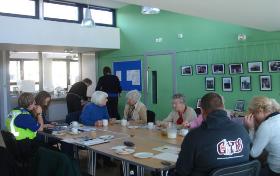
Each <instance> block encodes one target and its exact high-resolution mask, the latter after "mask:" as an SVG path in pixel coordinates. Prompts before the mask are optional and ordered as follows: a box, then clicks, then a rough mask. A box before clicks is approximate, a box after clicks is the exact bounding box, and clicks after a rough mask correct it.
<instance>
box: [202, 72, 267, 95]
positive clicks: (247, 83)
mask: <svg viewBox="0 0 280 176" xmlns="http://www.w3.org/2000/svg"><path fill="white" fill-rule="evenodd" d="M259 77H260V90H261V91H271V90H272V80H271V76H270V75H260V76H259ZM222 89H223V91H224V92H231V91H233V87H232V78H231V77H222ZM205 90H207V91H214V90H215V77H206V78H205ZM240 90H241V91H250V90H252V82H251V77H250V76H240Z"/></svg>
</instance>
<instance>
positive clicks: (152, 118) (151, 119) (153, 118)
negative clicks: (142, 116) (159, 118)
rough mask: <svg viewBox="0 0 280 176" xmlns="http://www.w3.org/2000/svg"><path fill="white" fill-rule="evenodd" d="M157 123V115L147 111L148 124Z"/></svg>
mask: <svg viewBox="0 0 280 176" xmlns="http://www.w3.org/2000/svg"><path fill="white" fill-rule="evenodd" d="M155 121H156V114H155V113H154V112H153V111H150V110H147V122H153V123H155Z"/></svg>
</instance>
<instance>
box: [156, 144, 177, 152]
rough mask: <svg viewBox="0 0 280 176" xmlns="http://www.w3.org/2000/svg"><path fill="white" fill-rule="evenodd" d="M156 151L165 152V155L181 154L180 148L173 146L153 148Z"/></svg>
mask: <svg viewBox="0 0 280 176" xmlns="http://www.w3.org/2000/svg"><path fill="white" fill-rule="evenodd" d="M153 150H155V151H159V152H164V153H173V154H178V153H179V152H180V148H179V147H175V146H171V145H163V146H160V147H156V148H153Z"/></svg>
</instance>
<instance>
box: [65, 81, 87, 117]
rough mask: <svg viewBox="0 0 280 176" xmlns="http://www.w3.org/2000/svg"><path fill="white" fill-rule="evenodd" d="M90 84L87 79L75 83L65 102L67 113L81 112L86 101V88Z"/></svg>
mask: <svg viewBox="0 0 280 176" xmlns="http://www.w3.org/2000/svg"><path fill="white" fill-rule="evenodd" d="M91 84H92V81H91V80H90V79H88V78H85V79H83V81H80V82H76V83H75V84H73V86H72V87H71V89H70V90H69V92H68V94H67V96H66V101H67V108H68V113H71V112H77V111H82V109H83V105H84V102H85V101H87V99H88V98H87V88H88V86H90V85H91Z"/></svg>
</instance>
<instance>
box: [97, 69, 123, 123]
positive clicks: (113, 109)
mask: <svg viewBox="0 0 280 176" xmlns="http://www.w3.org/2000/svg"><path fill="white" fill-rule="evenodd" d="M95 90H99V91H103V92H106V93H107V94H108V103H107V108H108V112H109V115H110V118H116V119H120V115H119V111H118V101H119V94H120V93H121V92H122V88H121V84H120V81H119V78H118V77H117V76H115V75H112V72H111V69H110V67H104V68H103V76H102V77H100V78H99V80H98V83H97V86H96V89H95Z"/></svg>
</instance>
